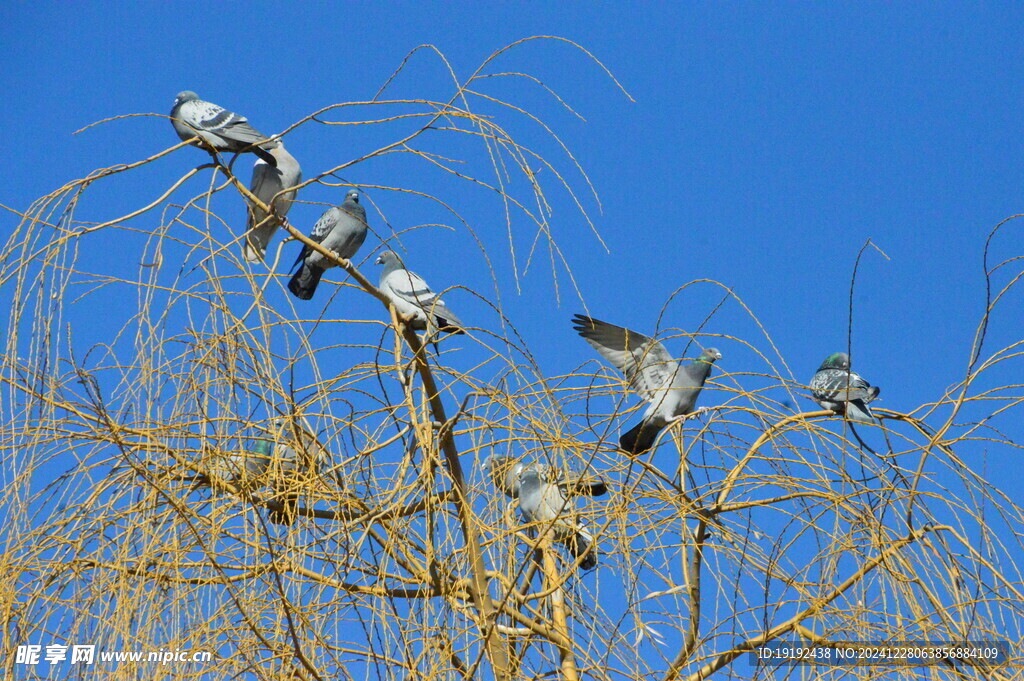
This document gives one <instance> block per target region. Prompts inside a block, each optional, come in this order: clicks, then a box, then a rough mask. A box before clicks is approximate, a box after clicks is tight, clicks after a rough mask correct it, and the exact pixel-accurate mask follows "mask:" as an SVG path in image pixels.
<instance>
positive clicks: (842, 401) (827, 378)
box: [811, 352, 882, 425]
mask: <svg viewBox="0 0 1024 681" xmlns="http://www.w3.org/2000/svg"><path fill="white" fill-rule="evenodd" d="M881 391H882V389H881V388H879V387H877V386H875V387H872V385H871V384H870V383H868V382H867V381H865V380H864V379H863V378H861V377H860V376H859V375H857V374H855V373H854V372H852V371H850V356H849V355H847V354H846V353H845V352H834V353H832V354H831V355H829V356H828V357H826V358H825V361H824V362H822V363H821V366H820V367H818V371H817V373H815V374H814V378H812V379H811V396H812V397H813V398H814V401H815V402H817V403H818V404H820V405H821V406H822V407H824V408H825V409H831V410H832V411H834V412H835V413H837V414H840V415H845V416H846V417H847V418H851V419H853V420H854V421H860V422H862V423H873V424H876V425H877V424H878V423H879V421H878V419H877V418H876V417H875V415H874V414H872V413H871V408H870V407H868V402H870V401H871V400H873V399H875V398H876V397H878V393H880V392H881Z"/></svg>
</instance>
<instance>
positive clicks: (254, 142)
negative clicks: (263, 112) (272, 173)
mask: <svg viewBox="0 0 1024 681" xmlns="http://www.w3.org/2000/svg"><path fill="white" fill-rule="evenodd" d="M171 125H173V126H174V131H175V132H176V133H178V137H180V138H181V139H182V140H184V141H186V142H187V141H188V140H191V139H193V138H195V137H196V135H198V136H199V139H200V140H202V146H203V147H205V148H206V150H207V151H210V150H211V149H212V150H213V152H217V151H226V152H229V153H242V152H245V151H251V152H252V153H254V154H256V155H257V156H259V157H260V158H262V159H263V160H264V161H266V162H267V163H269V164H270V165H272V166H276V165H277V159H276V158H274V156H273V155H272V154H271V153H270V152H268V151H266V147H268V146H269V145H268V144H267V136H266V135H264V134H263V133H261V132H260V131H259V130H257V129H256V128H254V127H252V126H251V125H249V121H248V120H247V119H246V118H245V116H239V115H238V114H236V113H232V112H231V111H228V110H227V109H225V108H224V107H222V106H217V105H216V104H213V103H211V102H205V101H203V100H201V99H199V95H197V94H196V93H194V92H192V91H191V90H185V91H184V92H179V93H178V96H177V97H175V98H174V107H173V108H171ZM261 147H263V148H261ZM213 152H211V153H213Z"/></svg>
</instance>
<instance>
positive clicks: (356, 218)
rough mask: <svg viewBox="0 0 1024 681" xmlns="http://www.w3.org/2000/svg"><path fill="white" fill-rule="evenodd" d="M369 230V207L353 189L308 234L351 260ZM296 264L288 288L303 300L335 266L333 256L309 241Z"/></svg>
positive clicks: (312, 292)
mask: <svg viewBox="0 0 1024 681" xmlns="http://www.w3.org/2000/svg"><path fill="white" fill-rule="evenodd" d="M366 231H367V224H366V209H365V208H363V207H362V206H360V205H359V192H357V191H356V190H355V189H352V190H349V192H348V194H347V195H346V196H345V203H343V204H341V206H339V207H335V208H328V209H327V210H326V211H325V212H324V214H323V215H321V216H320V219H319V220H317V221H316V224H315V225H313V231H312V232H311V233H310V235H309V238H310V239H312V240H313V241H315V242H317V243H318V244H320V245H321V246H323V247H324V248H326V249H327V250H329V251H333V252H334V253H337V254H338V256H339V257H342V258H345V259H346V260H350V259H351V258H352V257H353V256H355V254H356V253H357V252H358V251H359V248H360V247H361V246H362V245H363V242H364V241H366ZM296 265H298V266H299V269H298V271H296V272H295V274H294V275H293V276H292V278H291V280H290V281H289V282H288V290H289V291H291V292H292V293H293V294H295V297H296V298H299V299H300V300H309V299H310V298H312V297H313V294H314V293H316V287H317V285H318V284H319V283H320V277H321V276H323V273H324V271H325V270H327V269H330V268H331V267H336V264H335V263H334V262H333V261H332V260H329V259H328V258H325V257H324V256H323V255H321V254H320V253H318V252H317V251H315V250H313V249H312V248H310V247H309V246H306V245H303V246H302V251H301V252H300V253H299V257H298V258H296V259H295V265H292V267H293V268H294V267H295V266H296Z"/></svg>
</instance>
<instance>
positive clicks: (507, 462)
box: [483, 455, 608, 499]
mask: <svg viewBox="0 0 1024 681" xmlns="http://www.w3.org/2000/svg"><path fill="white" fill-rule="evenodd" d="M483 469H484V471H485V472H486V473H488V474H489V475H490V476H491V482H493V483H494V486H495V488H497V489H498V491H500V492H504V493H505V495H506V496H508V497H511V498H513V499H516V498H518V497H519V479H520V478H521V477H522V474H523V472H524V471H525V470H528V469H529V470H538V471H542V472H543V473H544V475H545V476H547V478H548V479H549V480H554V481H555V484H557V485H558V486H559V487H561V488H562V492H563V493H564V494H565V495H567V496H573V495H577V494H584V495H587V496H592V497H599V496H603V495H605V494H607V493H608V485H607V484H606V483H605V482H604V480H602V479H600V478H595V477H592V475H591V474H588V473H578V472H575V471H569V472H566V471H565V470H563V469H561V468H557V467H555V466H548V465H545V464H542V463H532V464H529V465H528V466H527V465H526V464H523V463H522V462H521V461H519V460H518V459H516V458H514V457H511V456H495V455H491V456H489V457H487V458H486V459H484V462H483Z"/></svg>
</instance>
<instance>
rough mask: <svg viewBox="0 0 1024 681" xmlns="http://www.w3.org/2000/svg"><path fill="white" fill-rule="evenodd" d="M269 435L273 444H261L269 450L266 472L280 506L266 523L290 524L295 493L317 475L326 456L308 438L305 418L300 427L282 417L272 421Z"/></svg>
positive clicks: (312, 439) (269, 441)
mask: <svg viewBox="0 0 1024 681" xmlns="http://www.w3.org/2000/svg"><path fill="white" fill-rule="evenodd" d="M296 429H297V430H298V435H296V432H295V431H296ZM272 436H273V438H274V440H273V441H271V440H262V442H263V443H265V445H264V448H265V449H266V451H267V452H268V453H269V452H270V448H271V447H273V451H274V455H273V457H272V458H271V461H270V464H271V465H270V471H271V475H272V476H273V478H274V486H275V488H276V489H277V491H278V499H279V503H280V506H281V507H280V509H274V510H272V511H271V512H270V520H271V521H273V522H275V523H278V524H280V525H290V524H292V523H294V522H295V508H296V506H297V503H298V494H297V492H296V491H295V490H296V489H298V488H301V487H302V486H303V485H304V484H305V483H308V481H309V480H310V478H311V477H312V476H315V475H317V474H319V473H320V471H321V470H323V469H324V468H325V467H326V466H327V465H328V463H329V461H330V454H328V452H327V450H326V449H324V448H323V446H322V445H321V444H320V443H319V442H318V441H317V439H316V438H315V437H314V436H313V435H312V431H311V429H310V428H309V423H308V422H307V421H306V420H305V419H303V420H302V423H301V424H300V423H298V422H295V421H292V420H288V419H284V418H278V419H275V420H274V432H273V433H272Z"/></svg>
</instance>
